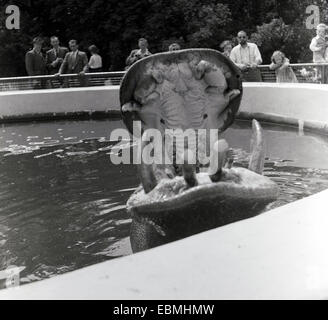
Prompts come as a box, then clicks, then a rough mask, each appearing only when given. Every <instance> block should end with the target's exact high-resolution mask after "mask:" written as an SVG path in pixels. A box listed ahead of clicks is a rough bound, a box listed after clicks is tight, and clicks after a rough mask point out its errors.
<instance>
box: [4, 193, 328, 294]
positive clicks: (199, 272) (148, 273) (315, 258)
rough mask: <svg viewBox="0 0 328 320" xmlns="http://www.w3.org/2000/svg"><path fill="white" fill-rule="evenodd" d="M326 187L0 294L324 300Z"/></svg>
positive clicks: (327, 259)
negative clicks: (253, 213) (234, 220)
mask: <svg viewBox="0 0 328 320" xmlns="http://www.w3.org/2000/svg"><path fill="white" fill-rule="evenodd" d="M327 196H328V190H326V191H323V192H321V193H318V194H316V195H314V196H311V197H308V198H305V199H303V200H299V201H296V202H294V203H291V204H289V205H286V206H283V207H280V208H277V209H274V210H272V211H270V212H267V213H265V214H263V215H261V216H258V217H256V218H252V219H248V220H244V221H242V222H238V223H234V224H231V225H228V226H225V227H222V228H218V229H215V230H212V231H209V232H206V233H202V234H199V235H196V236H193V237H190V238H187V239H184V240H181V241H178V242H174V243H171V244H169V245H165V246H162V247H159V248H156V249H152V250H149V251H146V252H143V253H139V254H135V255H132V256H128V257H124V258H118V259H116V260H111V261H108V262H104V263H101V264H98V265H94V266H91V267H87V268H84V269H80V270H78V271H74V272H71V273H68V274H65V275H62V276H57V277H54V278H52V279H49V280H44V281H41V282H37V283H33V284H30V285H25V286H22V287H19V288H13V289H7V290H3V291H0V300H1V299H4V300H6V299H26V298H28V299H32V300H33V299H42V300H44V299H64V300H66V299H111V300H119V299H127V300H132V299H133V300H143V299H147V300H149V299H164V300H171V299H176V300H181V299H194V300H202V299H209V300H210V299H218V300H221V299H222V300H226V299H229V300H230V299H237V300H238V299H251V300H253V299H325V298H327V297H328V274H327V272H326V270H327V267H328V257H327V255H325V250H326V245H325V243H326V242H327V241H328V234H327V232H326V230H327V227H328V216H327V215H326V211H325V207H326V205H327V200H326V199H327Z"/></svg>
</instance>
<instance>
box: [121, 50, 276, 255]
mask: <svg viewBox="0 0 328 320" xmlns="http://www.w3.org/2000/svg"><path fill="white" fill-rule="evenodd" d="M242 93H243V89H242V83H241V74H240V71H239V70H238V68H237V67H236V66H235V65H234V64H233V63H232V62H231V60H229V59H228V58H226V57H225V56H224V55H222V54H221V53H219V52H217V51H215V50H211V49H187V50H180V51H174V52H167V53H160V54H156V55H152V56H150V57H147V58H144V59H142V60H140V61H138V62H137V63H135V64H134V65H133V66H132V67H131V68H130V69H129V70H128V72H127V73H126V75H125V77H124V78H123V81H122V83H121V88H120V102H121V111H122V117H123V121H124V123H125V125H126V126H127V128H128V129H129V131H130V132H131V133H134V134H135V132H134V130H133V128H134V124H133V123H134V122H135V121H140V122H141V127H142V128H141V131H140V132H141V133H140V136H139V137H135V138H139V153H142V151H143V150H144V149H145V148H149V146H151V145H155V144H156V142H155V141H154V140H152V139H151V138H149V134H148V132H149V131H150V130H154V129H155V130H157V131H158V132H160V133H161V135H160V136H161V139H162V140H163V142H164V141H165V143H163V145H164V147H163V151H162V152H163V154H162V155H163V157H162V158H161V159H164V158H165V159H169V160H171V162H170V161H169V162H165V163H164V162H163V163H160V162H154V163H149V162H147V161H145V160H144V159H143V157H141V163H140V164H139V165H138V172H139V177H140V180H141V186H140V187H139V188H138V189H137V190H136V191H135V192H134V193H133V194H132V196H131V197H130V199H129V200H128V202H127V210H128V212H129V214H130V215H131V217H132V226H131V235H130V239H131V246H132V249H133V252H140V251H143V250H147V249H150V248H154V247H157V246H159V245H163V244H166V243H169V242H172V241H175V240H179V239H182V238H185V237H188V236H191V235H194V234H197V233H200V232H204V231H207V230H210V229H213V228H217V227H222V226H225V225H227V224H230V223H233V222H237V221H240V220H244V219H247V218H251V217H255V216H256V215H259V214H260V213H262V212H263V211H264V209H265V207H266V206H267V205H268V204H270V203H272V202H274V201H276V199H277V197H278V194H279V191H278V187H277V185H276V184H275V183H274V182H273V181H271V180H270V179H269V178H267V177H264V176H263V175H262V173H263V167H264V138H263V131H262V128H261V126H260V124H259V123H258V122H257V121H256V120H253V136H252V139H251V158H250V163H249V167H248V169H245V168H238V167H236V168H235V167H234V166H233V159H232V158H231V156H230V155H229V154H230V149H229V146H228V144H227V142H226V141H225V140H224V139H222V138H221V137H220V135H221V134H222V133H223V132H224V131H225V130H226V129H228V128H229V127H230V126H231V125H232V124H233V122H234V120H235V117H236V114H237V112H238V110H239V106H240V103H241V99H242ZM174 130H180V131H179V132H186V131H188V130H189V131H188V132H191V133H194V136H193V138H192V139H191V140H192V141H191V142H190V141H189V142H190V144H189V143H188V144H187V143H186V141H185V138H186V135H184V136H182V138H181V139H180V140H181V141H180V142H179V141H178V140H179V138H177V136H174V135H173V136H172V132H175V131H174ZM190 130H193V131H190ZM170 133H171V135H170ZM168 141H169V142H170V143H167V142H168ZM157 144H159V143H158V142H157ZM161 145H162V144H161ZM177 145H179V147H178V146H177ZM209 151H210V156H209V157H207V155H208V153H209ZM204 159H208V160H209V161H207V162H206V161H204Z"/></svg>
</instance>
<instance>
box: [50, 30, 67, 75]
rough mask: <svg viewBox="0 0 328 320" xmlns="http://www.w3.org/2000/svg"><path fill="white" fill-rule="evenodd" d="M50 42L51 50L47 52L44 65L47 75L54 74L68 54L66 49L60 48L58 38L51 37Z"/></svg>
mask: <svg viewBox="0 0 328 320" xmlns="http://www.w3.org/2000/svg"><path fill="white" fill-rule="evenodd" d="M50 42H51V46H52V49H51V50H49V51H47V55H46V63H47V68H48V71H49V74H56V73H58V71H59V69H60V67H61V65H62V63H63V61H64V58H65V56H66V54H67V53H68V49H67V48H65V47H61V46H60V44H59V39H58V37H51V38H50Z"/></svg>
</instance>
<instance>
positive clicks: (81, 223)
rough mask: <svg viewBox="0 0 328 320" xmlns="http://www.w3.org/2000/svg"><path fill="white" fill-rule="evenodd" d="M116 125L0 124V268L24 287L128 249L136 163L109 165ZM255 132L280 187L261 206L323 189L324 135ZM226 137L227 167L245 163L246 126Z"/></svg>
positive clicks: (327, 177) (326, 173) (327, 179)
mask: <svg viewBox="0 0 328 320" xmlns="http://www.w3.org/2000/svg"><path fill="white" fill-rule="evenodd" d="M122 127H123V125H122V123H121V122H120V121H80V122H53V123H39V124H28V125H15V126H3V127H2V128H1V129H0V135H1V137H2V138H1V139H0V151H1V153H0V181H1V184H0V200H1V208H0V270H3V269H5V268H6V267H7V266H9V265H16V266H25V267H26V269H25V270H24V272H23V274H22V283H28V282H32V281H35V280H39V279H43V278H48V277H51V276H54V275H56V274H62V273H65V272H68V271H72V270H76V269H79V268H82V267H85V266H88V265H92V264H95V263H98V262H102V261H105V260H108V259H112V258H115V257H119V256H124V255H128V254H130V253H131V249H130V245H129V238H128V237H129V227H130V223H131V220H130V217H128V216H127V213H126V211H125V204H126V202H127V200H128V198H129V197H130V195H131V193H132V192H133V191H134V190H135V188H136V187H137V186H138V183H139V182H138V179H137V174H136V167H135V166H133V165H129V166H114V165H113V164H112V163H111V161H110V153H111V152H113V146H115V145H116V144H117V141H110V139H109V138H110V133H111V131H112V130H113V129H115V128H122ZM264 129H265V134H266V140H267V144H268V145H267V155H268V159H267V161H266V165H265V174H266V175H267V176H269V177H270V178H272V179H273V180H274V181H276V182H277V183H278V184H279V186H280V189H281V196H280V198H279V200H278V201H277V202H276V203H274V204H273V205H271V206H270V208H274V207H278V206H281V205H283V204H286V203H289V202H292V201H295V200H298V199H301V198H304V197H305V196H308V195H311V194H314V193H316V192H319V191H322V190H324V189H326V188H327V187H328V170H327V169H328V168H327V167H326V166H327V161H326V160H327V158H328V144H327V141H325V140H324V139H325V138H323V137H319V136H313V135H307V136H304V137H299V136H298V133H297V132H296V131H293V130H289V131H288V130H287V129H286V128H282V127H279V128H274V127H267V126H264ZM277 129H278V130H277ZM1 132H2V133H1ZM225 136H226V138H227V140H228V142H229V144H230V145H231V146H232V147H233V148H234V156H235V165H237V166H247V163H248V157H249V154H248V152H249V144H250V136H251V132H250V124H249V123H244V122H240V123H237V124H236V125H235V126H234V128H232V129H229V130H228V132H227V133H226V134H225ZM287 143H288V145H286V144H287ZM121 144H123V145H125V146H126V147H129V146H130V143H129V142H126V141H123V142H121ZM279 144H280V145H279ZM304 148H305V150H304ZM312 149H313V150H317V149H319V150H320V153H315V151H311V150H312ZM304 154H306V155H304ZM311 157H312V158H311ZM321 165H322V166H321ZM313 168H320V169H313Z"/></svg>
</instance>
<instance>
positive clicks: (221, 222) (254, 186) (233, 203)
mask: <svg viewBox="0 0 328 320" xmlns="http://www.w3.org/2000/svg"><path fill="white" fill-rule="evenodd" d="M223 176H224V177H223V178H222V180H223V181H221V182H220V183H212V184H204V185H200V186H198V187H194V188H192V189H187V190H186V191H184V192H183V193H182V195H178V196H177V197H176V198H175V199H174V198H173V199H170V200H167V199H166V200H165V201H163V202H161V201H157V202H155V201H154V204H153V203H152V200H148V201H147V200H145V195H144V193H143V190H142V189H139V190H137V191H136V192H135V194H134V195H133V196H132V197H131V198H130V200H129V202H128V212H129V213H130V215H131V217H132V226H131V246H132V250H133V252H140V251H143V250H147V249H149V248H154V247H157V246H160V245H163V244H166V243H170V242H172V241H176V240H180V239H183V238H186V237H189V236H192V235H194V234H197V233H201V232H204V231H208V230H211V229H213V228H218V227H222V226H225V225H227V224H231V223H234V222H237V221H240V220H244V219H248V218H252V217H254V216H257V215H259V214H261V213H262V212H263V211H264V210H265V208H266V206H267V205H268V204H269V203H271V202H274V201H275V200H276V199H277V197H278V193H279V191H278V187H277V185H276V184H275V183H274V182H272V181H271V180H270V179H268V178H265V177H262V176H260V175H258V174H256V173H254V172H251V171H249V170H246V169H243V168H233V169H230V170H224V171H223ZM177 179H180V183H181V184H184V182H183V178H176V180H177ZM175 182H176V181H175ZM161 184H170V182H169V181H162V182H160V183H159V185H158V186H157V187H156V188H155V189H154V191H152V192H151V193H150V194H148V197H149V198H153V199H154V198H156V196H154V195H155V194H156V193H157V192H158V193H163V191H162V190H161V187H162V186H161ZM146 197H147V196H146ZM155 200H157V199H155Z"/></svg>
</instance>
